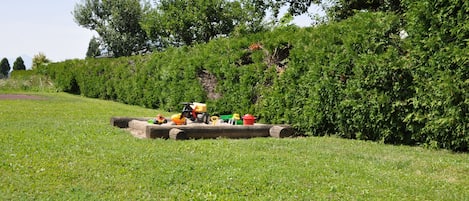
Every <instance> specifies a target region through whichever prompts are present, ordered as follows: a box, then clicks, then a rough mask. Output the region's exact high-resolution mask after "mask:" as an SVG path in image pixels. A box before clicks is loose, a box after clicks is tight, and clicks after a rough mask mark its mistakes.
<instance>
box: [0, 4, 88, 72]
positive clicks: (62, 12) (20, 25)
mask: <svg viewBox="0 0 469 201" xmlns="http://www.w3.org/2000/svg"><path fill="white" fill-rule="evenodd" d="M79 2H80V0H2V1H1V3H0V8H1V9H0V30H1V31H0V58H8V59H9V62H10V66H13V62H14V59H16V58H17V57H20V56H21V57H22V58H23V60H25V64H26V63H28V62H27V61H26V59H25V57H29V58H32V57H34V55H37V54H38V53H40V52H41V53H44V54H45V55H46V57H47V58H48V59H50V60H52V61H53V62H57V61H64V60H67V59H74V58H79V59H80V58H85V56H86V51H87V49H88V43H89V41H90V39H91V38H92V36H93V35H97V34H95V33H94V32H92V31H90V30H88V29H85V28H82V27H80V26H78V24H76V23H75V22H74V20H73V15H72V11H73V8H74V7H75V4H76V3H79ZM12 59H13V60H12ZM27 67H28V66H27Z"/></svg>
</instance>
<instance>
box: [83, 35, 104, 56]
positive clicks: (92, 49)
mask: <svg viewBox="0 0 469 201" xmlns="http://www.w3.org/2000/svg"><path fill="white" fill-rule="evenodd" d="M100 46H101V43H100V41H99V39H98V38H96V37H95V36H93V38H91V40H90V43H89V44H88V51H86V58H94V57H97V56H101V49H100Z"/></svg>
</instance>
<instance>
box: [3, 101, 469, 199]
mask: <svg viewBox="0 0 469 201" xmlns="http://www.w3.org/2000/svg"><path fill="white" fill-rule="evenodd" d="M21 93H25V92H21ZM27 94H28V95H35V96H39V97H40V98H41V99H40V100H1V101H0V108H2V109H1V110H0V118H1V119H2V121H1V122H0V123H1V128H2V129H1V130H0V149H1V150H2V151H1V152H0V158H1V159H2V160H1V161H0V172H1V173H2V174H0V183H1V184H2V185H0V200H330V199H332V200H360V199H366V200H416V199H417V200H464V199H466V198H467V197H469V175H468V174H467V172H468V171H469V156H468V155H467V154H454V153H451V152H448V151H435V150H428V149H422V148H419V147H406V146H385V145H382V144H377V143H372V142H363V141H355V140H354V141H351V140H343V139H338V138H330V137H324V138H315V137H310V138H291V139H281V140H278V139H272V138H256V139H249V140H230V139H217V140H187V141H172V140H141V139H137V138H134V137H132V136H131V135H130V134H129V133H127V132H125V131H123V130H121V129H118V128H115V127H112V126H110V125H109V118H110V117H112V116H153V115H155V114H158V113H160V112H162V111H157V110H150V109H145V108H141V107H136V106H129V105H124V104H119V103H115V102H110V101H103V100H97V99H89V98H84V97H80V96H73V95H69V94H64V93H27Z"/></svg>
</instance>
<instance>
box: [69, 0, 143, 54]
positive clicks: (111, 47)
mask: <svg viewBox="0 0 469 201" xmlns="http://www.w3.org/2000/svg"><path fill="white" fill-rule="evenodd" d="M145 8H146V7H145V6H142V4H141V3H140V0H113V1H109V0H108V1H106V0H82V3H79V4H76V5H75V9H74V11H73V12H72V13H73V16H74V18H75V22H76V23H77V24H78V25H80V26H83V27H85V28H87V29H90V30H94V31H96V32H98V34H99V36H100V38H101V39H102V42H103V44H102V45H104V46H105V47H104V48H105V49H106V50H108V51H109V52H110V53H112V54H113V55H114V56H115V57H120V56H129V55H132V54H139V53H141V52H145V51H148V49H149V47H148V37H147V35H146V32H145V31H144V30H143V29H142V27H141V26H140V21H141V19H142V17H143V14H144V12H145Z"/></svg>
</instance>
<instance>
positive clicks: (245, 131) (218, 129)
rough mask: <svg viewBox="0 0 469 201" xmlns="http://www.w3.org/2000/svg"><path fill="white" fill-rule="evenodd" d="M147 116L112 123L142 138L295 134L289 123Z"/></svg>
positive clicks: (127, 118)
mask: <svg viewBox="0 0 469 201" xmlns="http://www.w3.org/2000/svg"><path fill="white" fill-rule="evenodd" d="M149 119H150V118H145V117H140V118H139V117H112V118H111V125H112V126H115V127H119V128H122V129H129V130H131V131H132V130H133V131H136V132H138V133H140V136H139V137H141V138H152V139H155V138H163V139H174V140H183V139H214V138H253V137H275V138H286V137H292V136H294V135H295V130H294V129H293V128H292V127H291V126H288V125H270V124H255V125H249V126H243V125H207V124H189V125H155V124H149V123H147V121H148V120H149Z"/></svg>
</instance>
